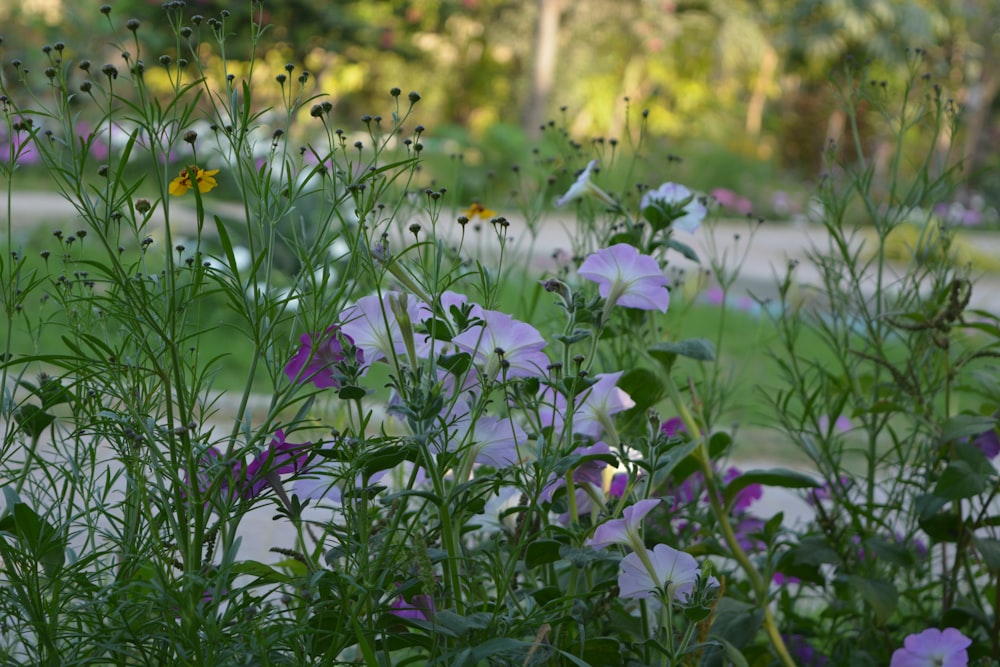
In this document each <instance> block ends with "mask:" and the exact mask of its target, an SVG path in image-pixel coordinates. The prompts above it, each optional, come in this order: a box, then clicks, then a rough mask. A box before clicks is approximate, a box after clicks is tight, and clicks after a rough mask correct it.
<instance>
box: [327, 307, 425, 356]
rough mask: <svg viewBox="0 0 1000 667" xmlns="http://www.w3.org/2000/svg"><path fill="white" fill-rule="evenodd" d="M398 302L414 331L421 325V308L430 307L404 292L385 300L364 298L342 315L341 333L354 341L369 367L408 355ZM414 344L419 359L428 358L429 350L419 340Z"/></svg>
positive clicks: (340, 318)
mask: <svg viewBox="0 0 1000 667" xmlns="http://www.w3.org/2000/svg"><path fill="white" fill-rule="evenodd" d="M394 300H395V301H396V302H397V303H398V304H399V306H400V308H401V310H402V312H405V313H406V314H407V316H408V317H409V319H410V325H411V326H410V330H411V331H412V327H413V326H415V325H417V324H419V323H420V310H421V307H422V306H423V307H424V308H426V306H425V305H424V304H423V303H422V302H421V301H420V300H419V299H417V298H416V297H414V296H410V295H407V294H402V293H400V292H385V293H384V294H383V295H382V298H381V299H380V298H379V297H378V296H377V295H371V296H366V297H362V298H361V299H358V301H357V303H355V304H354V305H353V306H350V307H349V308H346V309H345V310H344V311H343V312H341V313H340V316H339V318H338V319H339V320H340V322H341V325H340V330H341V331H343V332H344V333H345V334H346V335H347V336H348V337H350V339H351V340H352V341H354V345H355V346H356V347H357V348H358V349H359V350H361V352H362V353H363V354H364V357H363V358H364V360H365V361H366V362H367V363H373V362H376V361H378V360H380V359H387V358H392V357H393V356H394V355H405V354H406V342H405V341H404V339H403V332H402V329H401V327H400V324H399V321H398V320H397V317H396V313H395V312H394V311H393V308H392V304H393V301H394ZM414 342H415V344H416V345H415V347H416V351H417V355H418V356H420V355H421V353H423V354H426V351H427V349H429V346H428V345H427V344H426V343H425V342H423V341H418V340H416V339H415V341H414Z"/></svg>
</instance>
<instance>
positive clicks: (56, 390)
mask: <svg viewBox="0 0 1000 667" xmlns="http://www.w3.org/2000/svg"><path fill="white" fill-rule="evenodd" d="M38 396H39V398H41V399H42V409H43V410H48V409H49V408H51V407H52V406H54V405H59V404H60V403H72V401H73V394H71V393H70V392H69V390H68V389H67V388H66V387H64V386H63V385H62V382H60V381H59V380H57V379H55V378H52V377H47V378H45V379H44V380H42V385H41V386H40V387H39V388H38Z"/></svg>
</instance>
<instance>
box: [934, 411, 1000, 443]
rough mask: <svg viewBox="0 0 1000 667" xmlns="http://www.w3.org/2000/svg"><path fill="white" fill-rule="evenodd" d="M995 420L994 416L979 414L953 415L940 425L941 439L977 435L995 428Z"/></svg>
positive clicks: (947, 439)
mask: <svg viewBox="0 0 1000 667" xmlns="http://www.w3.org/2000/svg"><path fill="white" fill-rule="evenodd" d="M996 425H997V420H996V418H995V417H982V416H980V415H955V416H954V417H951V418H950V419H948V420H947V421H946V422H945V423H944V424H942V425H941V439H942V440H944V441H945V442H950V441H952V440H958V439H959V438H967V437H969V436H973V435H979V434H980V433H982V432H983V431H988V430H990V429H991V428H995V427H996Z"/></svg>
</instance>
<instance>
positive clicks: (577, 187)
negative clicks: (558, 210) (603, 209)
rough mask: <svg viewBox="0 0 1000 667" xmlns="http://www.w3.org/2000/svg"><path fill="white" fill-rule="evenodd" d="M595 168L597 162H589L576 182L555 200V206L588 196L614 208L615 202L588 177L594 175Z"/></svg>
mask: <svg viewBox="0 0 1000 667" xmlns="http://www.w3.org/2000/svg"><path fill="white" fill-rule="evenodd" d="M596 168H597V160H591V161H590V162H588V163H587V166H586V167H584V169H583V171H581V172H580V175H579V176H577V177H576V181H575V182H574V183H573V185H571V186H570V187H569V190H567V191H566V194H564V195H563V196H562V197H560V198H559V199H557V200H556V206H564V205H566V204H568V203H569V202H571V201H573V200H575V199H580V198H582V197H584V196H585V195H590V196H592V197H596V198H597V199H600V200H601V201H602V202H604V203H605V204H608V205H609V206H615V205H616V203H615V200H614V199H613V198H612V197H611V195H609V194H608V193H607V192H605V191H604V190H602V189H601V188H599V187H597V186H596V185H595V184H594V183H593V182H591V180H590V177H591V175H593V173H594V169H596Z"/></svg>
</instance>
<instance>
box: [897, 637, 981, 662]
mask: <svg viewBox="0 0 1000 667" xmlns="http://www.w3.org/2000/svg"><path fill="white" fill-rule="evenodd" d="M971 644H972V640H971V639H969V638H968V637H966V636H965V635H963V634H962V633H961V632H959V631H958V630H956V629H955V628H945V629H944V630H938V629H937V628H928V629H926V630H924V631H923V632H920V633H914V634H912V635H910V636H909V637H907V638H906V639H904V640H903V648H898V649H896V650H895V651H894V652H893V654H892V662H890V663H889V667H966V665H968V664H969V652H968V651H967V650H966V649H967V648H968V647H969V646H970V645H971Z"/></svg>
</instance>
